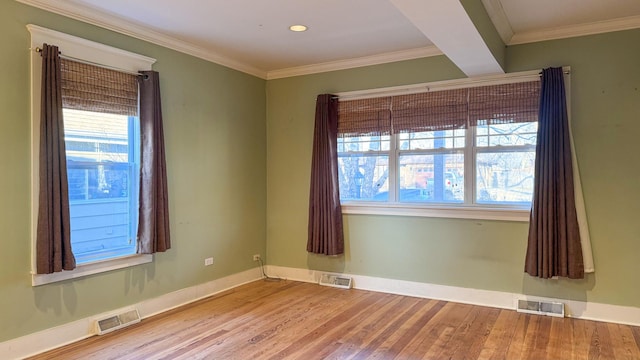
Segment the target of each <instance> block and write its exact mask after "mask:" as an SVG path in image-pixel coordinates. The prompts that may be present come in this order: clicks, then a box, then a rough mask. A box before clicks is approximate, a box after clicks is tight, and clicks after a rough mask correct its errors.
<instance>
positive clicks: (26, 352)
mask: <svg viewBox="0 0 640 360" xmlns="http://www.w3.org/2000/svg"><path fill="white" fill-rule="evenodd" d="M265 268H266V271H267V274H268V275H270V276H278V277H281V278H284V279H288V280H295V281H302V282H310V283H317V282H318V280H319V279H320V276H321V274H322V273H323V272H321V271H315V270H308V269H299V268H289V267H282V266H274V265H267V266H266V267H265ZM346 275H348V276H351V277H352V278H353V285H354V288H356V289H361V290H370V291H378V292H384V293H390V294H398V295H406V296H415V297H421V298H429V299H436V300H446V301H452V302H458V303H465V304H473V305H481V306H489V307H495V308H501V309H511V310H515V308H516V302H517V300H518V299H528V300H536V301H540V300H543V301H556V302H562V303H564V304H565V312H566V314H567V316H568V317H573V318H578V319H585V320H595V321H607V322H612V323H618V324H626V325H634V326H640V308H637V307H631V306H619V305H610V304H600V303H593V302H584V301H576V300H566V299H551V298H541V297H533V296H528V295H523V294H517V293H508V292H502V291H491V290H481V289H471V288H462V287H455V286H446V285H437V284H428V283H420V282H414V281H405V280H394V279H386V278H377V277H371V276H363V275H351V274H346ZM261 277H262V274H261V272H260V269H259V268H254V269H249V270H247V271H243V272H241V273H237V274H233V275H230V276H227V277H224V278H221V279H216V280H213V281H210V282H207V283H204V284H199V285H196V286H192V287H189V288H186V289H181V290H178V291H174V292H172V293H169V294H165V295H162V296H160V297H157V298H154V299H150V300H145V301H142V302H139V303H137V304H132V305H129V306H127V307H124V308H121V309H114V310H113V311H109V312H105V313H101V314H96V315H95V316H92V317H88V318H84V319H80V320H76V321H73V322H70V323H67V324H64V325H60V326H56V327H53V328H50V329H46V330H43V331H39V332H36V333H33V334H29V335H25V336H22V337H19V338H16V339H12V340H8V341H5V342H2V343H0V354H2V358H3V359H22V358H25V357H28V356H32V355H35V354H39V353H41V352H44V351H47V350H51V349H55V348H57V347H60V346H63V345H66V344H70V343H73V342H76V341H78V340H82V339H85V338H87V337H90V336H93V335H94V334H95V333H96V332H95V327H94V326H95V320H96V319H97V318H102V317H107V316H111V315H113V314H117V313H120V312H122V311H123V309H130V308H133V307H135V308H137V309H138V311H139V312H140V317H141V318H143V319H144V318H148V317H150V316H153V315H156V314H159V313H162V312H165V311H168V310H171V309H174V308H176V307H179V306H182V305H186V304H188V303H191V302H194V301H197V300H200V299H203V298H206V297H208V296H211V295H214V294H217V293H220V292H222V291H225V290H228V289H231V288H234V287H237V286H240V285H243V284H246V283H249V282H252V281H255V280H258V279H260V278H261Z"/></svg>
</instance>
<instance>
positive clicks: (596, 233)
mask: <svg viewBox="0 0 640 360" xmlns="http://www.w3.org/2000/svg"><path fill="white" fill-rule="evenodd" d="M639 43H640V30H630V31H624V32H615V33H608V34H603V35H596V36H589V37H579V38H573V39H565V40H557V41H547V42H542V43H535V44H528V45H519V46H513V47H509V48H507V51H506V66H507V71H508V72H515V71H524V70H532V69H540V68H543V67H549V66H563V65H569V66H571V68H572V81H571V94H572V97H571V106H572V114H573V120H572V121H573V133H574V138H575V145H576V153H577V158H578V162H579V165H580V170H581V174H582V183H583V187H584V196H585V201H586V207H587V215H588V219H589V227H590V230H591V236H592V244H593V252H594V257H595V268H596V272H595V274H590V275H588V276H587V277H586V279H584V280H579V281H576V280H563V279H560V280H539V279H534V278H531V277H529V276H528V275H525V274H524V272H523V268H524V255H525V250H526V237H527V231H528V223H524V222H504V221H487V220H463V219H439V218H420V217H399V216H370V215H345V216H344V222H345V238H346V240H345V241H346V252H345V255H344V256H340V257H323V256H315V255H309V254H307V252H306V250H305V249H306V247H305V246H306V239H307V209H308V191H309V174H310V168H311V163H310V161H311V160H310V159H311V146H312V136H313V122H314V119H313V116H314V107H315V101H314V100H315V97H316V95H317V94H321V93H334V92H343V91H350V90H362V89H370V88H375V87H385V86H396V85H403V84H414V83H420V82H430V81H437V80H443V79H454V78H460V77H463V75H462V74H460V72H459V71H458V70H457V68H456V67H455V66H454V65H453V64H452V63H450V62H449V61H448V60H447V59H446V58H445V57H442V56H441V57H431V58H425V59H419V60H413V61H406V62H400V63H393V64H385V65H378V66H371V67H365V68H359V69H351V70H343V71H335V72H329V73H324V74H315V75H307V76H298V77H293V78H286V79H278V80H270V81H268V83H267V199H268V200H267V255H268V259H269V263H270V264H273V265H279V266H287V267H295V268H309V269H314V270H325V271H338V272H347V273H352V274H359V275H368V276H376V277H383V278H390V279H401V280H410V281H417V282H426V283H434V284H443V285H452V286H459V287H468V288H478V289H487V290H498V291H507V292H514V293H524V294H529V295H537V296H548V297H556V298H563V299H572V300H582V301H591V302H599V303H607V304H617V305H628V306H636V307H639V306H640V287H639V286H637V276H638V274H640V261H638V258H639V257H640V221H638V214H640V187H639V186H638V184H640V166H638V160H637V154H639V153H640V141H637V139H636V138H637V136H638V134H640V121H639V116H640V92H639V91H638V88H639V87H640V47H638V46H637V44H639Z"/></svg>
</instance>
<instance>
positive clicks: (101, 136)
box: [27, 25, 155, 285]
mask: <svg viewBox="0 0 640 360" xmlns="http://www.w3.org/2000/svg"><path fill="white" fill-rule="evenodd" d="M27 28H28V29H29V32H30V33H31V47H32V48H33V49H36V48H37V47H39V46H41V45H42V44H43V43H48V44H55V45H57V46H58V47H59V49H60V50H61V63H60V65H61V76H62V106H63V110H62V112H63V123H64V130H65V133H64V140H65V148H66V158H67V180H68V194H69V212H70V222H71V231H70V233H71V247H72V251H73V254H74V256H75V258H76V264H77V267H76V268H75V269H74V270H72V271H63V272H57V273H53V274H35V233H36V224H37V216H38V212H37V209H38V183H37V181H36V179H38V177H39V175H38V172H39V163H38V162H39V158H38V156H37V154H38V153H39V150H38V144H39V138H40V134H39V128H40V126H39V125H40V91H41V78H42V75H41V66H42V65H41V58H40V55H38V54H37V53H35V52H33V54H32V62H31V82H32V83H31V89H32V114H33V120H32V173H33V179H34V182H33V186H32V209H33V212H32V226H33V234H34V235H33V250H32V253H33V263H32V268H33V269H34V271H33V272H34V274H33V277H32V283H33V284H34V285H40V284H46V283H50V282H55V281H60V280H65V279H71V278H77V277H81V276H85V275H90V274H95V273H100V272H104V271H109V270H113V269H118V268H123V267H128V266H132V265H137V264H142V263H147V262H150V261H152V256H151V255H142V254H136V245H137V244H136V232H137V224H138V218H137V217H138V196H139V194H138V188H139V174H140V170H139V169H140V129H139V121H138V107H139V100H138V98H139V96H138V95H139V94H138V76H137V73H138V72H139V71H142V70H150V69H151V65H152V64H153V63H154V62H155V60H154V59H152V58H148V57H146V56H142V55H138V54H134V53H130V52H127V51H124V50H121V49H116V48H113V47H110V46H106V45H103V44H99V43H95V42H92V41H88V40H85V39H81V38H78V37H75V36H71V35H67V34H64V33H60V32H57V31H53V30H50V29H45V28H42V27H39V26H35V25H28V26H27Z"/></svg>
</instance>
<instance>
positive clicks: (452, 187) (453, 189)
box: [399, 154, 464, 203]
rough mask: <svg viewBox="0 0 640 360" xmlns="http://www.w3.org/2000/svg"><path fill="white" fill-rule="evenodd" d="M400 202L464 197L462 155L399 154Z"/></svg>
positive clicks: (451, 199) (453, 199) (460, 199)
mask: <svg viewBox="0 0 640 360" xmlns="http://www.w3.org/2000/svg"><path fill="white" fill-rule="evenodd" d="M399 166H400V193H399V201H401V202H452V203H461V202H463V201H464V155H463V154H429V155H426V154H425V155H401V156H400V165H399Z"/></svg>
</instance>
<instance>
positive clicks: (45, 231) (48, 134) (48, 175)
mask: <svg viewBox="0 0 640 360" xmlns="http://www.w3.org/2000/svg"><path fill="white" fill-rule="evenodd" d="M41 55H42V96H41V112H40V154H39V159H38V162H39V193H38V224H37V231H36V272H37V273H38V274H51V273H54V272H60V271H62V270H73V269H75V267H76V260H75V257H74V256H73V252H72V250H71V220H70V214H69V188H68V183H67V159H66V153H65V143H64V123H63V119H62V85H61V84H62V75H61V70H60V55H59V51H58V47H57V46H50V45H47V44H44V45H43V46H42V52H41Z"/></svg>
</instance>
